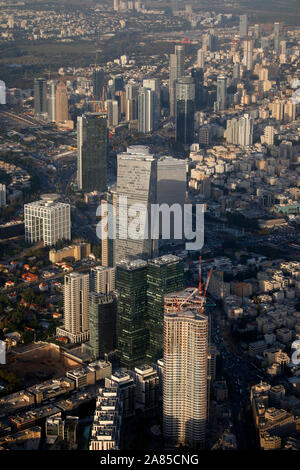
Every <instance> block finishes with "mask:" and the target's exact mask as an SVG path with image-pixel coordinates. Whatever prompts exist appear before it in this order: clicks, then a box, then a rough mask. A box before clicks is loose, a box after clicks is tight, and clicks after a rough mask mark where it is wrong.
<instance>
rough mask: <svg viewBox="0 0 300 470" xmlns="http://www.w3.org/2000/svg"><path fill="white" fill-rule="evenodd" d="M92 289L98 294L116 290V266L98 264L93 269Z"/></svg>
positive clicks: (91, 276)
mask: <svg viewBox="0 0 300 470" xmlns="http://www.w3.org/2000/svg"><path fill="white" fill-rule="evenodd" d="M90 290H91V292H96V293H98V294H110V293H111V292H112V291H114V290H115V268H109V267H106V266H96V267H95V268H92V269H91V275H90Z"/></svg>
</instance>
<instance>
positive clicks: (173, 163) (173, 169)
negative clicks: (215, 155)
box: [156, 156, 187, 247]
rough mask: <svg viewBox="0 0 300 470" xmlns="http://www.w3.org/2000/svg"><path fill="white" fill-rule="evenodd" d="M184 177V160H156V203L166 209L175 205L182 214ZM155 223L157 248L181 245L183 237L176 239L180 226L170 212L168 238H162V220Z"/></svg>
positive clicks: (184, 197) (184, 189) (184, 195)
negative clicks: (157, 225) (164, 205)
mask: <svg viewBox="0 0 300 470" xmlns="http://www.w3.org/2000/svg"><path fill="white" fill-rule="evenodd" d="M186 175H187V173H186V162H185V160H182V159H178V158H173V157H169V156H168V157H165V156H163V157H159V158H157V184H156V203H157V204H159V205H162V204H167V206H168V208H171V207H174V206H173V205H174V204H176V205H177V207H180V209H181V211H182V213H183V211H184V204H185V202H186V184H187V183H186V181H187V178H186ZM157 222H158V223H159V247H162V246H163V245H170V244H172V243H178V244H180V243H183V239H184V237H183V236H182V237H178V236H177V234H176V229H180V226H179V223H178V221H177V222H175V218H174V215H173V213H172V212H170V236H169V237H168V238H167V239H163V238H162V229H163V223H164V220H163V218H162V217H161V218H160V219H158V221H157ZM182 226H183V221H182ZM182 233H183V227H182ZM175 235H176V236H175Z"/></svg>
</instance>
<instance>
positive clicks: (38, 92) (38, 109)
mask: <svg viewBox="0 0 300 470" xmlns="http://www.w3.org/2000/svg"><path fill="white" fill-rule="evenodd" d="M46 112H47V82H46V80H45V79H44V78H35V79H34V115H35V116H36V115H37V114H42V113H46Z"/></svg>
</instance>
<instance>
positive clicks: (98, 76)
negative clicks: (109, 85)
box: [93, 68, 104, 101]
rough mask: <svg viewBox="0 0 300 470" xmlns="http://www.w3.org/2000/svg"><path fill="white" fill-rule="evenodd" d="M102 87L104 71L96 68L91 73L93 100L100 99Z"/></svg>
mask: <svg viewBox="0 0 300 470" xmlns="http://www.w3.org/2000/svg"><path fill="white" fill-rule="evenodd" d="M103 86H104V71H103V70H101V69H99V68H97V69H95V70H94V71H93V92H94V98H95V100H97V101H99V100H101V98H102V90H103Z"/></svg>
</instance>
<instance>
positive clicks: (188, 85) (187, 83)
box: [176, 77, 195, 145]
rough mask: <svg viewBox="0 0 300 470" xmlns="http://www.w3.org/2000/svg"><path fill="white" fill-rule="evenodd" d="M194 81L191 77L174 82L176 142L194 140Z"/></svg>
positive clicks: (185, 142)
mask: <svg viewBox="0 0 300 470" xmlns="http://www.w3.org/2000/svg"><path fill="white" fill-rule="evenodd" d="M194 115H195V83H194V79H193V78H192V77H182V78H179V79H178V80H177V82H176V142H178V143H181V144H182V145H191V144H192V143H193V142H194V126H195V125H194Z"/></svg>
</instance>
